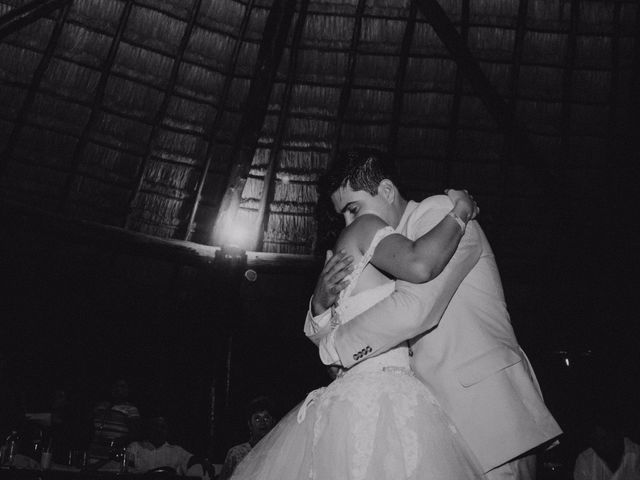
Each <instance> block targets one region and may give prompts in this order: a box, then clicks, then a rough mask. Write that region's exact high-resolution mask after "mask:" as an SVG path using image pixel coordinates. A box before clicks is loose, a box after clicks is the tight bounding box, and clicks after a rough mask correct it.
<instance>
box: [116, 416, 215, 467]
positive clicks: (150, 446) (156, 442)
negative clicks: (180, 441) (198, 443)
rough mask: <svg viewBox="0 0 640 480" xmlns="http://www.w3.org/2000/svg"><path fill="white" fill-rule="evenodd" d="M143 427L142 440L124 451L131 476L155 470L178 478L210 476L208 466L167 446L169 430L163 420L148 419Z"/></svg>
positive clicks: (188, 454) (181, 450)
mask: <svg viewBox="0 0 640 480" xmlns="http://www.w3.org/2000/svg"><path fill="white" fill-rule="evenodd" d="M144 427H145V428H144V431H143V440H141V441H137V442H133V443H131V444H130V445H129V446H128V447H127V452H128V455H129V463H130V465H131V471H132V472H135V473H145V472H148V471H149V470H154V469H157V468H167V469H171V470H172V471H174V472H175V473H177V474H178V475H189V476H199V477H208V476H209V475H208V472H209V470H210V466H209V464H208V462H206V461H205V460H202V459H198V458H197V457H195V456H194V455H192V454H191V453H189V452H187V451H186V450H185V449H184V448H182V447H180V446H178V445H172V444H170V443H168V442H167V439H168V438H169V426H168V424H167V421H166V420H165V418H164V417H161V416H157V417H152V418H149V419H148V420H146V421H145V422H144Z"/></svg>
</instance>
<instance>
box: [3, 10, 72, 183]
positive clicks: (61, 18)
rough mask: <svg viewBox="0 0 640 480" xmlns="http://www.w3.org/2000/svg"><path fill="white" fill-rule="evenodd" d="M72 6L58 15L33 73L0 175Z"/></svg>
mask: <svg viewBox="0 0 640 480" xmlns="http://www.w3.org/2000/svg"><path fill="white" fill-rule="evenodd" d="M70 7H71V3H67V4H66V5H65V6H64V7H63V8H62V10H60V13H59V15H58V18H57V20H56V24H55V27H53V31H52V32H51V37H49V42H48V43H47V48H46V49H45V51H44V53H43V54H42V59H41V60H40V63H39V64H38V66H37V68H36V70H35V72H34V73H33V78H32V79H31V83H30V85H29V90H28V91H27V94H26V96H25V98H24V100H23V102H22V105H21V107H20V110H19V111H18V115H17V116H16V121H15V123H14V125H13V129H12V130H11V134H10V135H9V139H8V141H7V145H6V146H5V148H4V151H3V152H2V154H1V155H0V175H2V173H3V171H4V166H5V165H6V163H7V162H8V161H9V158H10V157H11V155H13V149H14V148H15V146H16V143H17V141H18V139H19V138H20V134H21V132H22V128H23V126H24V121H25V118H26V116H27V114H28V113H29V111H30V110H31V107H32V106H33V102H34V101H35V98H36V95H37V93H38V91H39V90H40V85H41V84H42V79H43V78H44V72H46V70H47V68H48V67H49V64H50V63H51V58H52V57H53V52H54V51H55V49H56V46H57V45H58V40H59V39H60V35H61V33H62V27H63V26H64V23H65V21H66V19H67V15H68V14H69V10H70Z"/></svg>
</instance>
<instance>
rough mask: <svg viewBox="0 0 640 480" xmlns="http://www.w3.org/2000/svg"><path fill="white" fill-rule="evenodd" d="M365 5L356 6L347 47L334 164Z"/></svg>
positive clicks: (350, 88) (337, 118) (333, 153)
mask: <svg viewBox="0 0 640 480" xmlns="http://www.w3.org/2000/svg"><path fill="white" fill-rule="evenodd" d="M366 3H367V2H366V0H358V4H357V5H356V14H355V20H354V26H353V33H352V35H351V46H350V47H349V56H348V58H347V66H346V68H345V73H344V76H345V79H344V85H342V90H341V91H340V103H339V104H338V114H337V116H336V127H335V136H334V138H333V142H332V144H331V163H333V162H334V160H335V159H336V157H337V156H338V152H339V151H340V144H341V140H342V127H343V125H344V118H345V116H346V115H347V107H348V106H349V99H350V98H351V90H352V88H353V73H354V72H355V69H356V61H357V59H358V55H357V54H358V45H360V33H361V32H362V18H363V15H364V7H365V6H366Z"/></svg>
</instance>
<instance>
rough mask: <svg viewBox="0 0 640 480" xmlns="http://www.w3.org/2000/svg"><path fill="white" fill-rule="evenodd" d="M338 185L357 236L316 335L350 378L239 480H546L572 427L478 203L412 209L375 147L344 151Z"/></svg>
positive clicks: (296, 418) (458, 197) (268, 446)
mask: <svg viewBox="0 0 640 480" xmlns="http://www.w3.org/2000/svg"><path fill="white" fill-rule="evenodd" d="M327 178H328V182H327V184H328V189H329V191H328V193H329V194H330V195H331V199H332V202H333V205H334V207H335V209H336V211H337V212H338V213H340V214H341V215H342V216H343V217H344V219H345V224H346V226H345V228H344V230H343V231H342V233H341V235H340V237H339V239H338V241H337V243H336V246H335V251H336V252H338V253H336V254H335V255H333V256H331V257H330V258H329V260H328V261H327V263H326V264H325V266H324V269H323V271H322V273H321V275H320V278H319V280H318V283H317V285H316V289H315V291H314V295H313V297H312V300H311V308H310V312H309V313H308V315H307V319H306V322H305V334H306V335H307V336H308V337H309V338H310V339H311V340H312V341H314V343H316V344H317V345H318V348H319V351H320V357H321V359H322V361H323V362H324V363H325V364H327V365H339V366H340V367H341V373H340V374H339V375H338V378H336V380H334V381H333V382H332V383H331V384H330V385H329V386H328V387H326V388H321V389H318V390H315V391H313V392H311V393H310V394H309V395H308V396H307V398H306V399H305V401H304V402H303V403H302V404H301V405H300V406H298V407H296V408H294V410H293V411H291V412H290V413H289V414H288V415H286V416H285V417H284V418H283V419H282V420H281V421H280V423H279V424H278V425H277V426H276V427H275V428H274V429H273V430H272V431H271V433H270V434H269V435H268V436H267V437H265V438H264V439H263V440H262V441H261V442H260V443H259V444H258V445H256V447H254V449H253V450H252V451H251V453H250V454H249V455H248V456H247V457H246V458H245V460H244V461H243V462H242V463H241V464H240V465H239V466H238V469H237V471H236V473H235V474H234V476H233V477H232V478H234V479H235V478H237V479H255V480H258V479H259V480H269V479H273V480H276V479H278V480H287V479H290V480H302V479H317V480H343V479H344V480H404V479H407V480H409V479H411V480H414V479H415V480H423V479H424V480H466V479H475V478H480V479H482V478H487V479H490V480H493V479H495V480H497V479H517V480H528V479H534V478H535V451H536V449H537V448H539V447H541V446H543V445H545V444H547V443H549V442H550V441H552V440H553V439H554V438H555V437H557V436H558V435H559V434H560V433H561V430H560V428H559V427H558V425H557V423H556V422H555V420H554V419H553V417H552V416H551V414H550V413H549V411H548V410H547V408H546V407H545V405H544V402H543V399H542V394H541V392H540V387H539V385H538V383H537V381H536V378H535V375H534V373H533V370H532V369H531V365H530V363H529V361H528V359H527V357H526V355H525V354H524V352H523V351H522V349H521V348H520V346H519V345H518V342H517V340H516V337H515V335H514V332H513V329H512V326H511V323H510V320H509V315H508V312H507V308H506V304H505V300H504V295H503V292H502V286H501V283H500V277H499V274H498V270H497V266H496V262H495V258H494V256H493V253H492V251H491V248H490V246H489V244H488V242H487V239H486V237H485V236H484V233H483V232H482V230H481V228H480V226H479V225H478V223H477V222H476V221H473V219H474V217H475V215H476V214H477V211H478V210H477V207H476V205H475V202H474V201H473V198H472V197H471V196H470V195H468V194H467V193H466V192H464V191H455V190H450V191H449V192H448V196H444V195H441V196H433V197H429V198H427V199H425V200H423V201H422V202H420V203H416V202H413V201H406V200H405V199H404V198H403V197H402V196H401V194H400V192H399V191H398V188H397V186H396V185H397V183H396V182H395V179H394V176H393V173H392V171H390V168H389V165H388V164H387V163H386V162H385V161H384V159H383V158H382V157H381V156H380V155H379V154H376V153H374V152H369V151H365V150H355V151H349V152H345V153H344V154H342V155H341V156H340V157H339V158H338V160H337V161H336V162H335V164H334V165H333V166H332V167H331V170H330V172H329V173H328V176H327Z"/></svg>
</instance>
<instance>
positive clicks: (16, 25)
mask: <svg viewBox="0 0 640 480" xmlns="http://www.w3.org/2000/svg"><path fill="white" fill-rule="evenodd" d="M72 1H73V0H33V1H31V2H29V3H26V4H25V5H22V6H20V7H17V8H14V9H12V10H10V11H9V12H7V13H6V14H5V15H3V16H2V17H0V41H2V40H3V39H4V38H5V37H6V36H7V35H10V34H12V33H14V32H17V31H18V30H20V29H21V28H23V27H25V26H27V25H29V24H31V23H33V22H36V21H38V20H40V19H41V18H43V17H45V16H47V15H49V14H50V13H51V12H53V11H55V10H57V9H59V8H62V7H64V6H65V5H70V4H71V2H72Z"/></svg>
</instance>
